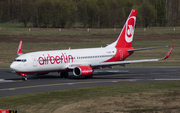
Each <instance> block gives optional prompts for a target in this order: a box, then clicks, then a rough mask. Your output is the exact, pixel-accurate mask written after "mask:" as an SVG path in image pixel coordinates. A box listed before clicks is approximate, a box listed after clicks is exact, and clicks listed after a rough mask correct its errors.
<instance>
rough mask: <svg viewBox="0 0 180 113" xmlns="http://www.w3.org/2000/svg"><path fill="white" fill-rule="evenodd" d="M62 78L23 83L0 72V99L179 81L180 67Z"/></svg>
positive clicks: (118, 70)
mask: <svg viewBox="0 0 180 113" xmlns="http://www.w3.org/2000/svg"><path fill="white" fill-rule="evenodd" d="M69 74H70V78H60V76H59V73H49V74H47V75H28V81H23V80H22V77H21V76H18V75H17V74H16V73H14V72H13V71H12V70H11V69H0V97H5V96H11V95H18V94H25V93H35V92H43V91H54V90H65V89H71V88H83V87H92V86H106V85H117V84H132V83H143V82H158V81H172V80H180V67H136V68H132V67H131V68H121V67H116V68H113V69H108V68H107V69H102V70H95V72H94V77H93V78H89V79H85V78H83V77H80V78H74V77H73V75H72V73H69Z"/></svg>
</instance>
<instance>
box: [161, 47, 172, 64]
mask: <svg viewBox="0 0 180 113" xmlns="http://www.w3.org/2000/svg"><path fill="white" fill-rule="evenodd" d="M173 47H174V45H172V47H171V49H170V50H169V51H168V53H167V54H166V56H165V57H164V58H162V59H160V60H165V59H167V58H169V56H170V54H171V51H172V49H173Z"/></svg>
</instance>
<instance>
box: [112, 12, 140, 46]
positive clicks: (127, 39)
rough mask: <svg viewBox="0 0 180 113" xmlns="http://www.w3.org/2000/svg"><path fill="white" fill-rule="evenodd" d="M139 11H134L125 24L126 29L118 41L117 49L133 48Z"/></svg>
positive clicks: (124, 28)
mask: <svg viewBox="0 0 180 113" xmlns="http://www.w3.org/2000/svg"><path fill="white" fill-rule="evenodd" d="M136 14H137V9H132V11H131V13H130V15H129V17H128V18H127V20H126V23H125V24H124V27H123V29H122V31H121V33H120V35H119V37H118V39H117V40H116V45H115V47H116V48H127V47H131V45H132V41H133V35H134V29H135V22H136Z"/></svg>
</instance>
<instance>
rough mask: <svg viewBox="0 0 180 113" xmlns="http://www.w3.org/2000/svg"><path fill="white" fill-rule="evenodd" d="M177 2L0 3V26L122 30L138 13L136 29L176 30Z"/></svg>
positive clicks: (179, 16) (51, 0)
mask: <svg viewBox="0 0 180 113" xmlns="http://www.w3.org/2000/svg"><path fill="white" fill-rule="evenodd" d="M179 6H180V1H179V0H0V23H5V22H20V23H23V24H24V27H26V26H27V23H31V24H32V27H58V28H68V27H76V26H75V25H77V24H78V26H77V27H79V26H81V27H97V28H105V27H106V28H107V27H122V26H123V24H124V22H125V20H126V18H127V17H128V15H129V13H130V11H131V9H133V8H136V9H138V13H137V24H136V26H137V27H150V26H179V25H180V7H179Z"/></svg>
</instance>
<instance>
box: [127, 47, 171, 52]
mask: <svg viewBox="0 0 180 113" xmlns="http://www.w3.org/2000/svg"><path fill="white" fill-rule="evenodd" d="M164 47H168V46H160V47H149V48H139V49H130V50H128V52H132V51H141V50H148V49H157V48H164Z"/></svg>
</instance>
